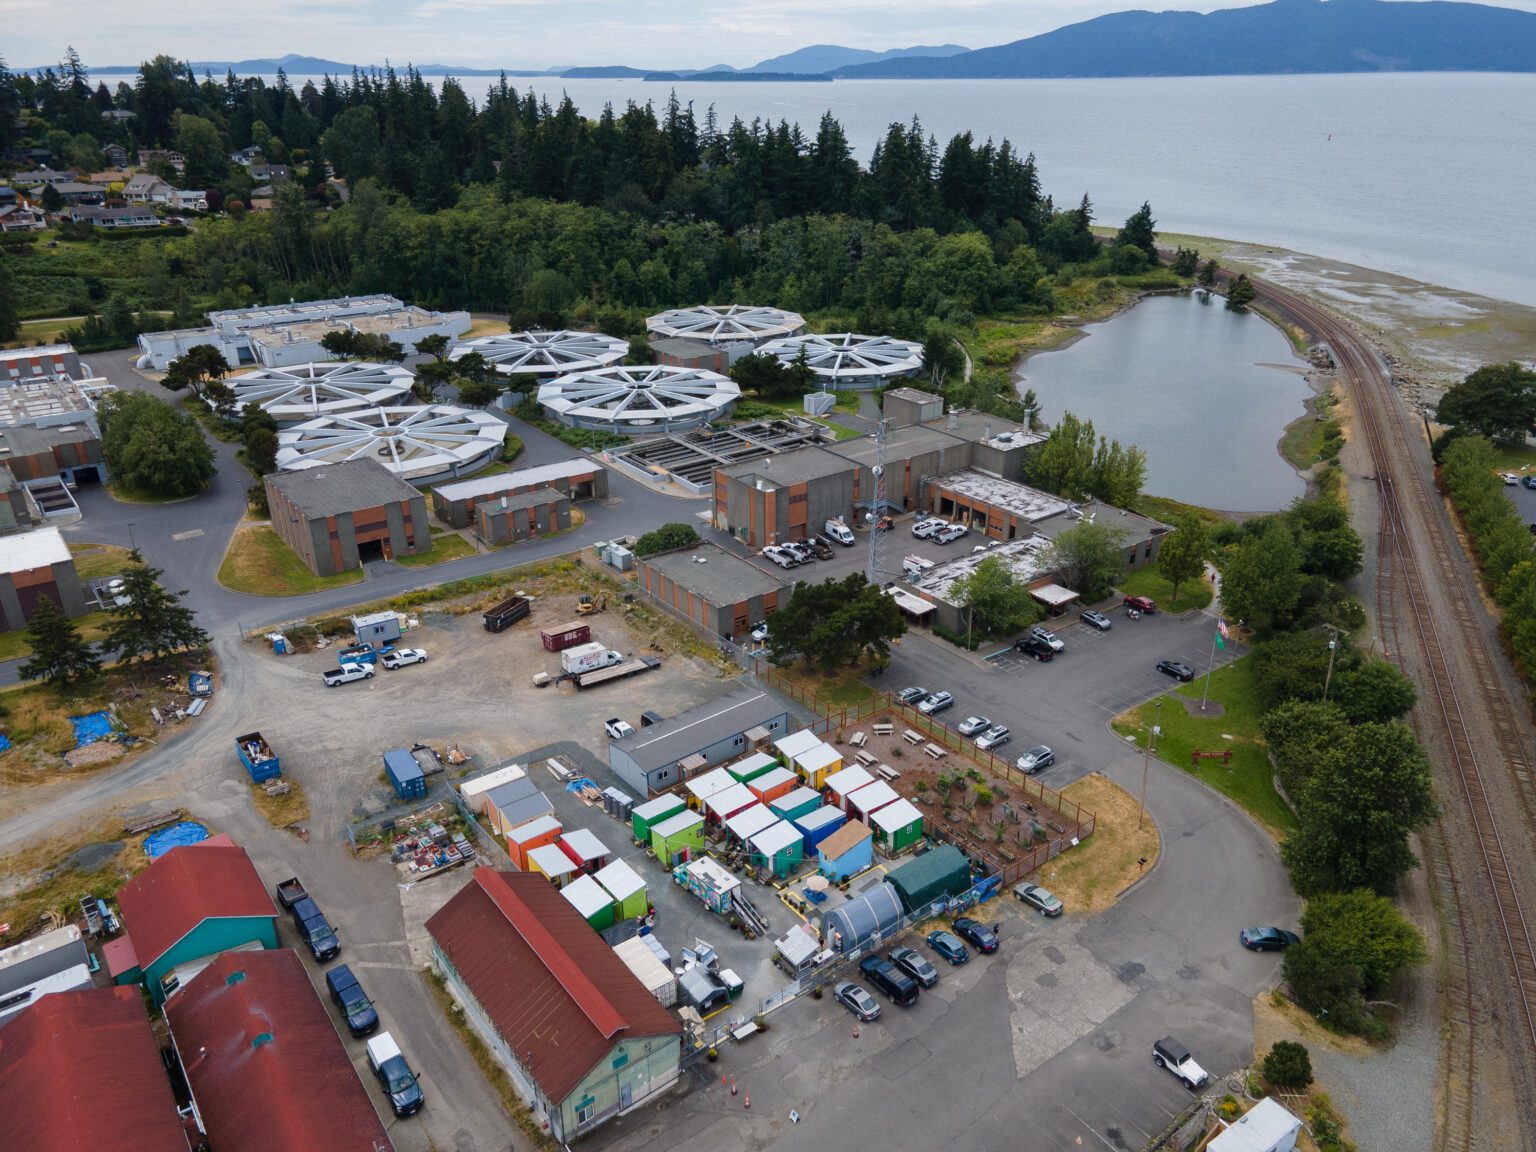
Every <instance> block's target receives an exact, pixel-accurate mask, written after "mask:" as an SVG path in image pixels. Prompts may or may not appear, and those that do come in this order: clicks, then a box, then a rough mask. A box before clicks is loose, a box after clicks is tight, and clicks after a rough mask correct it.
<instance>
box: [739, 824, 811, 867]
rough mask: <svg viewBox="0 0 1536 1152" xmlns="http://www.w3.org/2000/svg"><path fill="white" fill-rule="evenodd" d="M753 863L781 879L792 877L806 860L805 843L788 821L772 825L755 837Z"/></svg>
mask: <svg viewBox="0 0 1536 1152" xmlns="http://www.w3.org/2000/svg"><path fill="white" fill-rule="evenodd" d="M750 843H751V845H752V863H753V864H754V865H755V866H756V867H758V868H766V869H768V870H769V871H770V872H772V873H773V874H774V875H775V876H777V877H778V878H779V879H781V880H782V879H783V878H784V877H786V876H788V875H790V874H791V873H792V872H794V870H795V869H796V868H798V867H800V862H801V861H802V860H804V859H805V841H804V840H803V839H802V838H801V836H800V833H799V832H798V831H796V830H795V826H794V825H793V824H791V823H789V821H787V820H780V821H779V822H778V823H777V824H771V825H769V826H768V827H767V828H764V829H763V830H762V831H761V832H759V833H758V834H757V835H755V836H753V837H752V839H751V841H750Z"/></svg>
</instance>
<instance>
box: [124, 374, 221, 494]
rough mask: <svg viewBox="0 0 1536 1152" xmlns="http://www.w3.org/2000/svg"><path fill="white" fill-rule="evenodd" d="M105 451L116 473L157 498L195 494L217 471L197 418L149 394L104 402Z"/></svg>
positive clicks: (133, 394) (132, 394)
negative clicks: (194, 418)
mask: <svg viewBox="0 0 1536 1152" xmlns="http://www.w3.org/2000/svg"><path fill="white" fill-rule="evenodd" d="M98 416H99V418H100V421H101V451H102V455H103V456H105V457H106V461H107V466H108V467H109V468H110V469H111V470H112V473H113V475H114V476H115V477H116V478H117V479H119V480H121V481H123V482H124V483H126V484H128V485H130V486H131V487H133V488H138V489H141V490H143V491H145V492H149V493H152V494H154V495H156V496H167V497H179V496H193V495H196V494H197V493H198V492H200V491H202V489H203V486H204V485H205V484H207V483H208V481H209V480H210V479H212V477H213V473H214V458H213V449H212V448H210V447H209V446H208V441H207V440H206V439H204V438H203V431H202V429H201V428H199V427H198V425H197V422H196V421H195V420H193V419H192V417H190V416H188V415H187V414H186V413H184V412H178V411H177V410H176V409H175V408H173V407H171V405H169V404H167V403H166V402H165V401H164V400H159V399H156V398H155V397H153V396H150V395H149V394H148V393H145V392H116V393H113V394H112V395H110V396H108V397H107V398H106V399H105V400H103V401H102V402H101V407H100V408H99V409H98Z"/></svg>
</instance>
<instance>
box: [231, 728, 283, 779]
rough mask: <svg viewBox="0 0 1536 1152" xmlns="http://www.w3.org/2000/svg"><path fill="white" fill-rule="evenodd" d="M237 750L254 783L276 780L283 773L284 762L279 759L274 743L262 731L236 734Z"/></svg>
mask: <svg viewBox="0 0 1536 1152" xmlns="http://www.w3.org/2000/svg"><path fill="white" fill-rule="evenodd" d="M235 751H236V752H237V753H238V754H239V756H240V763H242V764H244V765H245V771H246V773H247V774H248V775H249V776H250V778H251V783H253V784H260V783H261V782H262V781H264V780H274V779H276V778H277V777H279V776H281V775H282V774H283V762H282V761H281V760H279V759H278V756H277V753H276V752H274V751H272V745H270V744H268V743H267V742H266V740H265V739H264V738H263V737H262V735H261V733H260V732H247V733H246V734H245V735H244V736H236V737H235Z"/></svg>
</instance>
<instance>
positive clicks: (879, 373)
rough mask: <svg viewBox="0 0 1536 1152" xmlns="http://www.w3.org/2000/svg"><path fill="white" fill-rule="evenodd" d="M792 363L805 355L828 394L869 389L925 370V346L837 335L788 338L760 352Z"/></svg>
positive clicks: (904, 341)
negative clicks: (855, 389) (841, 390)
mask: <svg viewBox="0 0 1536 1152" xmlns="http://www.w3.org/2000/svg"><path fill="white" fill-rule="evenodd" d="M759 351H760V352H762V353H763V354H764V355H765V356H777V357H778V358H779V360H780V361H781V362H782V363H784V364H793V363H795V362H796V361H798V360H799V359H800V358H801V357H802V356H803V357H804V358H805V360H806V363H807V364H808V365H809V366H810V369H811V371H812V372H814V373H815V374H816V378H817V379H818V380H819V381H820V382H821V386H822V387H823V388H825V389H827V391H829V392H836V391H838V390H839V389H843V388H858V389H870V388H879V387H880V386H881V385H884V384H889V383H890V382H891V381H892V380H900V379H902V378H904V377H908V376H916V375H917V374H918V373H919V372H921V371H922V370H923V346H922V345H921V344H918V343H916V342H915V341H912V340H898V339H896V338H895V337H894V336H864V335H861V334H859V333H857V332H835V333H831V334H828V335H825V336H820V335H811V336H788V337H785V338H784V339H782V340H772V341H769V342H768V343H766V344H764V345H763V346H762V347H761V348H760V349H759Z"/></svg>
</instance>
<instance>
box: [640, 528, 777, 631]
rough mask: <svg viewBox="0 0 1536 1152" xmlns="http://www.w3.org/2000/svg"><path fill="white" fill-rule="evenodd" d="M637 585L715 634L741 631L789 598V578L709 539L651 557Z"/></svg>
mask: <svg viewBox="0 0 1536 1152" xmlns="http://www.w3.org/2000/svg"><path fill="white" fill-rule="evenodd" d="M636 575H637V577H638V579H639V582H640V586H641V587H642V588H644V589H645V590H646V592H648V593H649V594H650V595H651V598H652V599H653V600H655V601H657V602H658V603H660V604H661V605H662V606H663V607H664V608H667V609H669V610H670V611H672V612H674V613H676V614H677V615H678V616H681V617H682V618H683V619H685V620H687V621H688V622H689V623H690V624H697V625H698V626H699V627H701V628H703V629H705V630H706V631H708V632H711V633H713V634H714V635H716V636H725V637H736V636H745V635H746V634H747V633H748V632H749V631H751V629H752V628H753V627H754V626H756V625H757V624H759V623H761V622H762V621H763V620H765V619H766V618H767V617H768V616H770V615H771V614H772V613H774V612H777V611H778V609H779V605H780V604H781V603H787V602H788V600H789V592H790V587H791V585H790V583H789V581H788V580H782V579H780V578H779V577H777V576H774V575H772V574H771V573H769V572H766V571H764V570H763V569H761V568H759V567H758V566H757V565H755V564H752V563H749V562H748V561H746V560H743V559H742V558H741V557H739V556H735V555H733V554H731V553H730V552H727V551H725V550H724V549H722V548H717V547H716V546H715V545H713V544H701V545H699V546H698V547H697V548H691V549H688V550H686V551H682V552H666V553H663V554H662V555H660V556H650V557H647V558H646V559H643V560H640V561H639V562H638V564H637V570H636Z"/></svg>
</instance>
